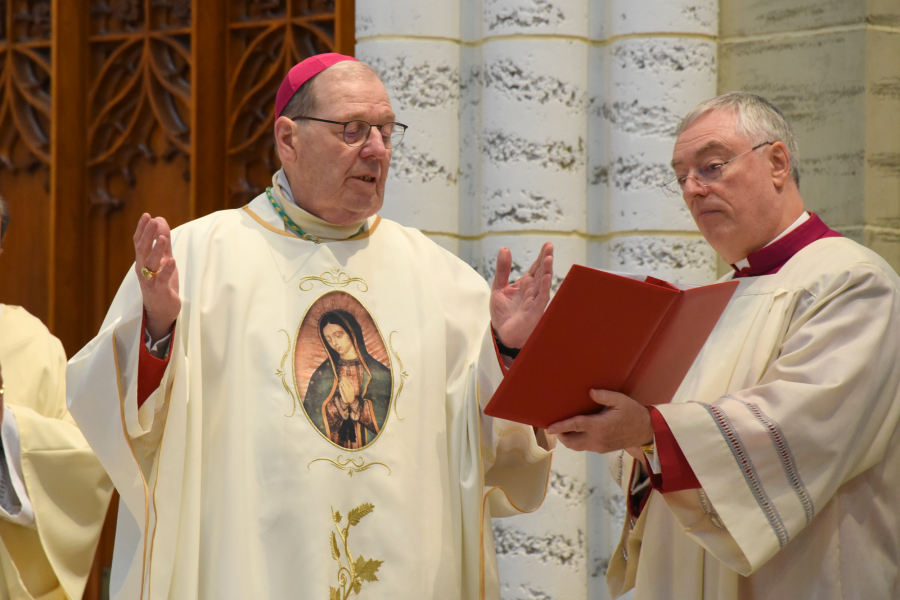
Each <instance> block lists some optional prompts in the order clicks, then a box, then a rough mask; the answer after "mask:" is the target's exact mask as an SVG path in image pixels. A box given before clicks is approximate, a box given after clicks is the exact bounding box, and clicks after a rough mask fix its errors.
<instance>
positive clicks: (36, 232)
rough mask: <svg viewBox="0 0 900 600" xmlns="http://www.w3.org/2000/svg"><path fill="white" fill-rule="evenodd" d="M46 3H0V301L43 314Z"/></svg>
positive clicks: (47, 292) (46, 304)
mask: <svg viewBox="0 0 900 600" xmlns="http://www.w3.org/2000/svg"><path fill="white" fill-rule="evenodd" d="M49 10H50V6H49V2H27V1H23V0H19V1H11V2H10V1H7V2H2V3H0V36H2V39H0V69H2V71H0V98H2V100H0V190H2V193H3V196H4V197H5V198H6V201H7V202H8V203H9V207H10V211H9V212H10V216H11V221H10V225H9V230H8V235H7V237H6V239H5V240H4V244H3V254H2V257H0V302H4V303H8V304H19V305H21V306H24V307H25V308H26V309H28V311H29V312H31V313H32V314H34V315H36V316H38V317H39V318H41V319H43V320H44V321H46V320H48V317H49V315H50V298H51V293H52V290H51V286H50V278H49V276H48V273H49V271H50V269H49V263H50V253H51V243H52V239H53V236H52V222H53V221H52V212H53V211H52V210H51V205H50V168H49V165H50V79H51V73H50V48H51V38H50V33H51V32H50V14H49Z"/></svg>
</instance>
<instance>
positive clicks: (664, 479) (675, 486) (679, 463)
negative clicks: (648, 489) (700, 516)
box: [650, 407, 700, 494]
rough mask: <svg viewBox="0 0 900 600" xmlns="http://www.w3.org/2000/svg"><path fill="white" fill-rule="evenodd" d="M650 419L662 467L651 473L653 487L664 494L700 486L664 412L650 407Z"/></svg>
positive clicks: (656, 450)
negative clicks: (664, 416) (657, 471)
mask: <svg viewBox="0 0 900 600" xmlns="http://www.w3.org/2000/svg"><path fill="white" fill-rule="evenodd" d="M650 419H651V421H652V422H653V436H654V438H655V442H654V443H655V452H656V454H657V456H658V457H659V468H660V472H659V473H654V474H651V475H650V481H651V483H652V484H653V488H654V489H655V490H657V491H659V492H662V493H663V494H665V493H668V492H680V491H681V490H692V489H697V488H699V487H700V482H699V481H698V480H697V476H696V475H694V470H693V469H692V468H691V465H690V463H688V461H687V458H686V457H685V456H684V452H682V451H681V448H680V447H679V446H678V442H676V441H675V436H674V435H672V430H671V429H669V425H668V423H666V420H665V418H663V416H662V413H660V412H659V411H658V410H656V409H655V408H653V407H650Z"/></svg>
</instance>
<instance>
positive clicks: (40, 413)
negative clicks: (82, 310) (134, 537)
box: [0, 305, 112, 600]
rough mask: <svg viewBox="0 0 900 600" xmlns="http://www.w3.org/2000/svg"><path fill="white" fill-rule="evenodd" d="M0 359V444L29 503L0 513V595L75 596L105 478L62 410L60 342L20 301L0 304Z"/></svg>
mask: <svg viewBox="0 0 900 600" xmlns="http://www.w3.org/2000/svg"><path fill="white" fill-rule="evenodd" d="M0 365H2V367H3V384H4V387H5V388H6V391H5V393H4V397H5V398H4V404H5V406H6V408H5V411H6V415H5V417H4V420H3V443H4V451H5V454H6V458H7V460H9V459H10V457H13V460H12V462H13V463H14V464H12V467H13V469H12V471H14V473H13V478H14V480H18V479H21V483H19V484H18V485H17V483H18V482H16V481H14V482H13V486H14V488H18V489H16V492H17V494H18V496H19V499H20V500H21V501H22V504H23V507H24V506H26V505H27V506H30V511H28V512H29V513H30V514H29V518H28V519H25V520H22V519H21V516H22V515H21V514H19V515H7V514H5V511H4V514H3V515H2V516H0V600H7V599H12V600H31V599H32V598H34V599H39V600H64V599H66V598H69V599H72V600H80V599H81V595H82V593H83V592H84V586H85V583H86V582H87V578H88V575H90V570H91V565H92V564H93V562H94V554H95V551H96V548H97V542H98V540H99V538H100V531H101V529H102V527H103V521H104V518H105V516H106V508H107V506H108V505H109V497H110V495H111V494H112V484H111V483H110V481H109V478H108V477H107V476H106V473H104V471H103V468H102V467H101V466H100V463H99V462H98V461H97V459H96V457H95V456H94V454H93V452H91V450H90V448H89V447H88V445H87V442H85V440H84V437H83V436H82V435H81V433H80V432H79V431H78V428H77V427H76V426H75V423H74V422H73V421H72V417H71V416H69V413H68V411H67V410H66V404H65V398H66V392H65V367H66V355H65V352H64V351H63V347H62V344H60V343H59V340H58V339H56V338H55V337H53V336H52V335H51V334H50V332H49V331H48V330H47V328H46V327H45V326H44V324H43V323H41V322H40V320H39V319H37V318H35V317H33V316H32V315H30V314H28V313H27V312H26V311H25V309H23V308H21V307H19V306H7V305H4V306H2V313H0ZM13 445H14V446H15V447H12V446H13ZM19 475H20V477H18V476H19ZM17 517H19V518H17Z"/></svg>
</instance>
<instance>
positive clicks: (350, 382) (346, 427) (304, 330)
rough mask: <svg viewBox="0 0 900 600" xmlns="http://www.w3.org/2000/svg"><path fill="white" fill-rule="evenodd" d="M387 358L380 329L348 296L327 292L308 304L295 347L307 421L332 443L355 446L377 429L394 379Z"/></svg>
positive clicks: (370, 438) (366, 442) (367, 441)
mask: <svg viewBox="0 0 900 600" xmlns="http://www.w3.org/2000/svg"><path fill="white" fill-rule="evenodd" d="M360 321H362V323H361V322H360ZM370 348H371V352H370V350H369V349H370ZM373 354H375V356H373ZM323 355H324V360H322V356H323ZM376 356H378V358H376ZM379 358H381V359H382V360H383V361H384V362H382V360H379ZM387 361H388V358H387V351H386V348H385V345H384V340H383V339H382V338H381V334H380V333H379V332H378V329H377V327H376V326H375V323H374V321H373V320H372V317H371V315H369V313H368V312H367V311H366V309H365V308H364V307H363V306H362V305H361V304H360V303H359V301H357V300H356V299H355V298H354V297H353V296H351V295H350V294H347V293H345V292H331V293H329V294H325V295H324V296H322V297H321V298H319V299H318V300H317V301H316V302H314V303H313V305H312V306H311V307H310V310H309V311H308V312H307V315H306V317H305V318H304V319H303V323H302V324H301V326H300V331H299V333H298V339H297V347H296V352H295V362H294V364H295V368H296V371H295V373H296V380H297V384H298V391H300V393H301V397H302V398H303V410H304V411H305V412H306V415H307V416H308V417H309V420H310V422H311V423H312V424H313V426H315V427H316V429H318V430H319V432H320V433H321V434H322V435H324V436H325V437H326V438H327V439H329V440H330V441H331V442H333V443H334V444H336V445H337V446H339V447H341V448H346V449H348V450H358V449H361V448H364V447H366V446H368V445H369V444H371V443H372V442H373V441H374V440H375V438H376V437H377V436H378V434H379V433H381V430H382V427H383V426H384V422H385V419H386V418H387V415H388V412H389V409H390V404H391V392H392V384H393V379H392V376H391V370H390V368H389V367H387V366H385V364H384V363H385V362H387ZM316 364H318V366H317V367H316V368H315V370H314V371H313V372H312V375H311V376H308V378H307V376H306V373H308V372H309V370H310V369H311V368H312V367H313V366H315V365H316ZM304 367H305V368H304ZM304 387H305V388H306V389H305V393H304V392H303V388H304Z"/></svg>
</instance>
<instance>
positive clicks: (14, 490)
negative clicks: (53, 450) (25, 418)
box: [0, 406, 34, 526]
mask: <svg viewBox="0 0 900 600" xmlns="http://www.w3.org/2000/svg"><path fill="white" fill-rule="evenodd" d="M0 519H4V520H6V521H9V522H11V523H16V524H17V525H25V526H31V525H34V509H33V508H32V507H31V499H30V498H29V497H28V490H26V489H25V481H24V478H23V476H22V460H21V458H20V456H19V427H18V425H17V424H16V415H15V413H13V411H12V410H11V409H10V408H9V407H8V406H4V407H3V424H2V426H0Z"/></svg>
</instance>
